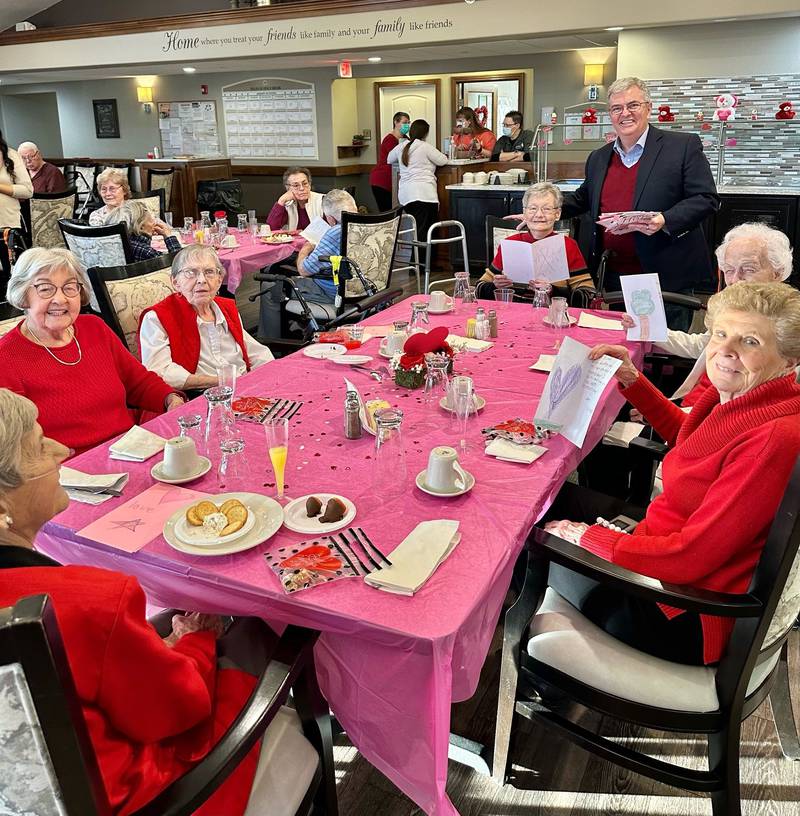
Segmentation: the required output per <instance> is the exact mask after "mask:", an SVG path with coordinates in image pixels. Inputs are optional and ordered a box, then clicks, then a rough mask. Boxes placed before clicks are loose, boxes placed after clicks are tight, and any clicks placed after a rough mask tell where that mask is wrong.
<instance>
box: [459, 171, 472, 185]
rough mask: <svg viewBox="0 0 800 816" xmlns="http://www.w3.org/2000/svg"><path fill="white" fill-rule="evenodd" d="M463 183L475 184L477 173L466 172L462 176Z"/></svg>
mask: <svg viewBox="0 0 800 816" xmlns="http://www.w3.org/2000/svg"><path fill="white" fill-rule="evenodd" d="M461 182H462V184H474V183H475V174H474V173H464V175H463V176H462V177H461Z"/></svg>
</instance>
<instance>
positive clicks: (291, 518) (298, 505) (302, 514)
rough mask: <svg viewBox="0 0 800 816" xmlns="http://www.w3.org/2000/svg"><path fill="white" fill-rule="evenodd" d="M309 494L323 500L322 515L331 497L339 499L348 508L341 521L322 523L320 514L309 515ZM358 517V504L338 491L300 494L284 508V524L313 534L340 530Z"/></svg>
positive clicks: (296, 531)
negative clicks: (337, 492)
mask: <svg viewBox="0 0 800 816" xmlns="http://www.w3.org/2000/svg"><path fill="white" fill-rule="evenodd" d="M309 496H316V497H317V498H318V499H319V500H320V501H321V502H322V510H321V511H320V515H322V513H324V512H325V505H326V504H327V503H328V500H329V499H339V501H341V502H342V504H343V505H344V506H345V507H346V508H347V512H346V513H345V514H344V516H343V517H342V519H341V520H340V521H331V522H325V523H322V522H321V521H320V520H319V516H314V517H313V518H309V517H308V513H307V512H306V499H308V498H309ZM355 517H356V506H355V505H354V504H353V502H351V501H350V499H346V498H345V497H344V496H339V495H338V494H336V493H309V494H308V495H307V496H300V498H299V499H294V501H290V502H289V504H287V505H286V507H284V508H283V525H284V527H286V528H288V529H289V530H293V531H294V532H295V533H309V534H311V535H321V534H323V533H330V532H332V531H333V530H339V529H341V528H342V527H347V525H348V524H350V522H351V521H352V520H353V519H354V518H355Z"/></svg>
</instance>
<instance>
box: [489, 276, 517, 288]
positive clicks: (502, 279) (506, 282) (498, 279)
mask: <svg viewBox="0 0 800 816" xmlns="http://www.w3.org/2000/svg"><path fill="white" fill-rule="evenodd" d="M492 283H493V284H494V285H495V287H496V288H498V289H508V287H509V286H513V285H514V281H512V280H511V278H507V277H506V276H505V275H495V276H494V278H493V279H492Z"/></svg>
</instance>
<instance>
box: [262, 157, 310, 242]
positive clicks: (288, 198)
mask: <svg viewBox="0 0 800 816" xmlns="http://www.w3.org/2000/svg"><path fill="white" fill-rule="evenodd" d="M283 186H284V187H285V188H286V192H285V193H284V194H283V195H282V196H281V197H280V198H279V199H278V200H277V201H276V202H275V204H273V206H272V209H271V210H270V211H269V215H268V216H267V224H269V226H270V228H271V229H273V230H295V229H299V230H302V229H305V228H306V227H307V226H308V225H309V223H310V222H311V221H313V220H314V219H315V218H321V217H322V193H315V192H314V191H313V190H312V189H311V171H310V170H308V169H307V168H306V167H287V168H286V171H285V172H284V174H283Z"/></svg>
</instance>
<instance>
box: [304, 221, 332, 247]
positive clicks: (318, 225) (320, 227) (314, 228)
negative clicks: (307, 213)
mask: <svg viewBox="0 0 800 816" xmlns="http://www.w3.org/2000/svg"><path fill="white" fill-rule="evenodd" d="M330 228H331V225H330V224H329V223H328V222H327V221H326V220H325V219H324V218H320V217H319V216H317V217H316V218H314V219H313V220H312V221H311V222H310V223H309V225H308V226H307V227H306V228H305V229H304V230H303V231H302V232H301V233H300V235H302V236H303V238H305V239H306V241H308V242H309V243H310V244H318V243H319V242H320V241H321V240H322V236H323V235H325V233H326V232H327V231H328V230H329V229H330Z"/></svg>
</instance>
